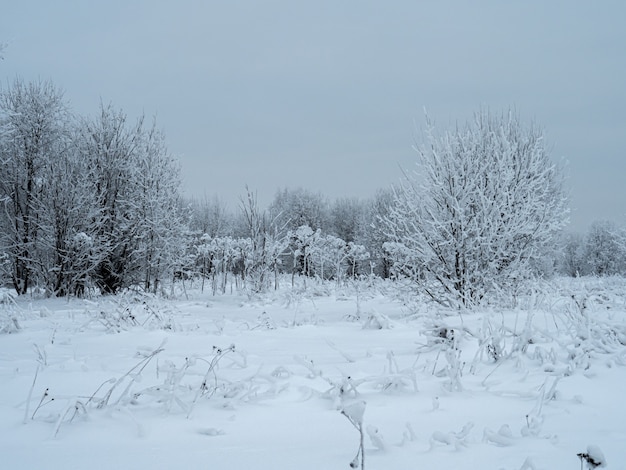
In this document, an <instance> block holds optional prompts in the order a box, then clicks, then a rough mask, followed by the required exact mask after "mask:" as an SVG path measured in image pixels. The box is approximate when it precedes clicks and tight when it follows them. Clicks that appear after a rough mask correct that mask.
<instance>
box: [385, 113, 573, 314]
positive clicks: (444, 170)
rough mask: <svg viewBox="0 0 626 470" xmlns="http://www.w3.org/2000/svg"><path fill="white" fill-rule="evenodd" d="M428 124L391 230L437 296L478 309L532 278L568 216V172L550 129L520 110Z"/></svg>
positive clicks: (399, 191) (389, 219)
mask: <svg viewBox="0 0 626 470" xmlns="http://www.w3.org/2000/svg"><path fill="white" fill-rule="evenodd" d="M428 125H429V128H428V131H427V142H426V143H425V144H424V145H423V146H421V147H420V148H419V149H418V163H417V164H418V167H417V170H416V172H415V173H413V174H407V175H406V179H405V181H404V183H403V184H402V185H401V186H400V187H399V188H397V192H396V198H395V205H394V206H393V207H392V209H391V212H390V214H389V216H388V217H387V218H386V227H387V234H388V236H389V237H390V240H392V241H393V242H395V243H397V244H399V246H401V247H402V249H398V250H396V253H402V250H404V251H405V256H406V257H407V259H409V260H410V262H411V263H412V264H416V265H417V266H415V268H417V270H418V272H419V275H417V276H415V281H416V282H419V283H420V284H421V285H422V286H423V288H424V289H425V291H426V292H427V293H428V294H429V295H430V296H431V297H432V298H433V299H434V300H436V301H438V302H441V303H444V304H449V305H457V306H458V305H462V306H472V305H475V304H478V303H479V302H481V300H483V298H484V297H485V296H486V295H488V294H490V293H493V292H494V291H499V290H503V289H509V288H511V287H515V286H516V285H517V284H518V283H520V282H521V281H523V280H525V279H526V278H528V277H529V276H531V275H532V264H533V262H534V261H536V260H537V259H538V258H539V257H541V256H542V253H544V252H545V249H546V248H547V247H548V246H550V245H551V244H552V243H554V242H555V240H554V237H555V234H557V233H558V232H559V231H560V230H561V228H562V227H563V226H564V224H565V223H566V220H567V213H568V209H567V201H566V197H565V195H564V192H563V189H562V178H561V175H560V172H559V169H558V167H557V166H556V165H555V164H554V163H553V162H551V160H550V157H549V154H548V151H547V150H546V146H545V142H544V138H543V133H542V131H541V130H540V129H538V128H537V127H535V126H530V127H527V128H525V127H523V126H522V125H521V123H520V122H519V120H518V118H517V116H515V115H514V113H512V112H508V113H507V114H504V115H502V116H495V115H492V114H490V113H489V112H487V111H482V112H479V113H477V114H476V115H475V116H474V119H473V121H472V122H470V123H468V124H467V125H466V126H464V127H457V128H456V129H454V130H451V131H448V132H445V133H443V134H436V133H435V130H434V128H433V127H432V125H431V124H430V122H428ZM396 248H398V246H396Z"/></svg>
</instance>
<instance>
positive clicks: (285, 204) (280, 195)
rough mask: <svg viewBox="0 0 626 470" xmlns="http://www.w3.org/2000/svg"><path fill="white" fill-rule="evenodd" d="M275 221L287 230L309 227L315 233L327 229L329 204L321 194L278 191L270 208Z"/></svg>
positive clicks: (301, 191) (292, 190) (300, 189)
mask: <svg viewBox="0 0 626 470" xmlns="http://www.w3.org/2000/svg"><path fill="white" fill-rule="evenodd" d="M269 212H270V215H271V217H272V219H273V220H275V221H276V224H277V225H278V226H280V227H284V229H285V230H291V231H295V230H297V229H298V227H302V226H303V225H308V226H309V227H310V228H311V229H312V230H313V231H315V230H317V229H322V230H324V229H325V228H326V221H327V213H328V204H327V202H326V200H325V199H324V197H323V196H322V195H321V194H320V193H313V192H310V191H307V190H304V189H302V188H298V189H287V188H285V189H283V190H282V191H278V192H277V193H276V196H275V197H274V201H273V202H272V204H271V205H270V207H269Z"/></svg>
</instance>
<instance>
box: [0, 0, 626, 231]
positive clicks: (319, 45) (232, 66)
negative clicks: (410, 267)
mask: <svg viewBox="0 0 626 470" xmlns="http://www.w3.org/2000/svg"><path fill="white" fill-rule="evenodd" d="M625 20H626V2H624V1H623V0H616V1H602V2H588V1H572V0H569V1H523V2H522V1H519V2H508V1H507V2H504V1H495V0H494V1H474V2H469V1H454V2H453V1H417V0H405V1H395V2H393V1H392V2H381V1H341V0H334V1H326V0H321V1H320V0H317V1H315V2H300V1H296V0H292V1H286V0H280V1H271V0H265V1H235V0H233V1H176V2H172V1H160V0H159V1H154V0H140V1H120V0H115V1H106V2H105V1H101V2H95V1H94V2H92V1H85V0H72V1H67V0H62V1H58V2H56V1H55V2H52V1H49V0H39V1H33V0H21V1H19V2H18V1H15V2H6V3H5V5H3V6H2V7H1V9H0V42H5V43H8V47H7V49H6V50H5V52H4V56H5V59H4V60H3V61H2V62H0V77H2V78H3V80H2V82H3V86H6V84H7V82H8V81H10V80H12V79H13V78H14V77H15V76H20V77H22V78H24V79H26V80H31V79H37V78H42V79H50V80H52V81H53V82H54V83H55V84H56V85H57V86H59V87H61V88H62V89H64V90H65V95H66V98H67V99H68V100H69V101H70V103H71V105H72V108H73V109H74V110H75V111H77V112H79V113H82V114H94V113H95V112H96V111H97V109H98V106H99V103H100V100H101V99H102V101H103V102H105V103H109V102H111V103H113V104H114V106H116V107H118V108H122V109H123V110H124V111H125V112H126V113H127V114H128V115H129V116H137V115H138V114H141V113H142V112H144V113H145V114H146V115H148V116H152V115H157V120H158V124H159V126H160V127H162V128H163V129H164V130H165V132H166V135H167V141H168V145H169V148H170V151H171V152H172V153H173V154H175V155H177V156H179V157H180V160H181V164H182V169H183V177H184V179H185V188H186V192H187V193H188V194H190V195H199V196H201V195H202V194H203V193H206V194H207V195H209V196H212V195H213V194H218V195H219V196H220V197H221V198H222V199H223V200H224V201H226V202H227V203H229V205H230V206H231V207H232V208H234V207H235V206H236V204H237V200H238V196H239V195H240V194H242V193H243V191H244V185H245V184H248V185H249V186H250V187H251V188H252V189H255V190H258V194H259V198H260V201H261V202H262V203H268V202H269V201H271V199H272V198H273V196H274V193H275V191H276V190H277V189H278V188H279V187H293V188H295V187H300V186H301V187H305V188H307V189H311V190H314V191H320V192H322V193H324V194H326V195H327V196H329V197H331V198H334V197H338V196H358V197H367V196H370V195H373V194H374V193H375V191H376V189H377V188H380V187H385V186H388V185H389V184H391V183H394V182H396V181H398V180H399V178H400V175H401V172H400V170H399V166H401V167H405V168H407V167H408V168H410V167H411V165H412V162H413V161H414V159H415V154H414V152H413V150H412V146H413V145H414V141H415V139H416V136H418V133H417V132H416V127H419V126H421V125H422V124H423V109H424V108H426V109H427V110H428V112H429V114H430V115H431V117H433V118H434V119H435V121H436V123H437V124H438V126H440V127H446V126H448V125H450V124H451V123H452V124H453V123H454V122H455V121H459V122H463V121H465V120H466V119H468V118H469V117H470V116H471V114H472V113H473V112H474V111H476V110H478V109H479V108H480V107H481V106H482V107H489V108H490V109H492V110H497V111H500V110H502V109H506V108H508V107H514V108H516V109H517V111H518V112H519V114H520V116H521V117H522V120H524V121H527V122H528V121H530V120H532V119H534V120H535V121H537V122H538V123H539V124H540V125H542V126H543V127H544V128H545V130H546V134H547V138H548V142H549V144H550V145H551V147H552V149H553V156H554V158H555V160H556V159H559V158H561V157H563V158H565V159H566V160H568V161H569V174H570V179H569V185H570V187H571V195H572V209H573V213H572V217H571V219H572V228H573V229H584V228H586V226H587V224H588V223H589V222H590V221H592V220H595V219H601V218H609V219H613V220H615V221H617V222H619V223H622V224H623V223H624V222H625V221H626V184H625V182H624V178H625V176H626V27H624V21H625Z"/></svg>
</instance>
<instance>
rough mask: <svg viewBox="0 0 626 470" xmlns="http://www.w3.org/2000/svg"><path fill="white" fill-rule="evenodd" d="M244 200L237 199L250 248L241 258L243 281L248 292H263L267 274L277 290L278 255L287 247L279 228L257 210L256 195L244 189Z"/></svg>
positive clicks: (272, 219) (267, 282) (267, 277)
mask: <svg viewBox="0 0 626 470" xmlns="http://www.w3.org/2000/svg"><path fill="white" fill-rule="evenodd" d="M246 193H247V194H246V198H245V199H243V198H242V200H241V211H242V214H243V216H244V220H245V223H246V230H247V235H248V239H249V240H250V246H249V248H248V251H247V253H246V256H245V270H244V273H245V278H246V282H247V283H248V287H249V289H250V291H251V292H252V293H259V292H262V291H264V290H266V289H267V287H268V285H269V279H270V275H271V274H272V273H273V274H274V288H275V289H277V288H278V273H279V269H280V266H281V260H282V256H283V255H284V252H285V249H286V248H287V245H288V242H289V241H288V238H287V237H286V235H285V230H284V227H283V226H278V225H277V222H276V219H275V218H270V217H269V216H268V215H267V213H266V212H265V211H263V210H261V209H260V208H259V205H258V200H257V197H256V194H255V193H253V192H252V191H250V189H248V188H246Z"/></svg>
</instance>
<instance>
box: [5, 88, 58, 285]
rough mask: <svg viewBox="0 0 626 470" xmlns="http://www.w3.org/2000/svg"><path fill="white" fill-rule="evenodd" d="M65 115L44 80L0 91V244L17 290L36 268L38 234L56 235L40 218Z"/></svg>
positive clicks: (38, 265)
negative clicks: (48, 229)
mask: <svg viewBox="0 0 626 470" xmlns="http://www.w3.org/2000/svg"><path fill="white" fill-rule="evenodd" d="M68 118H69V112H68V108H67V105H66V103H65V102H64V100H63V93H62V92H61V91H60V90H59V89H57V88H56V87H55V86H54V85H52V83H50V82H42V81H39V82H30V83H25V82H24V81H23V80H22V79H19V78H18V79H16V80H15V81H14V82H13V84H12V85H11V86H10V87H9V88H7V89H6V90H3V91H2V92H0V128H2V131H3V132H2V135H1V136H0V201H2V205H3V207H2V209H3V210H2V212H1V214H0V223H1V227H2V230H1V234H2V240H1V244H2V246H3V248H4V250H5V252H6V253H7V255H8V257H9V260H10V263H9V264H10V266H11V273H10V278H11V281H12V283H13V287H14V288H15V290H16V292H17V293H18V294H25V293H26V292H27V290H28V288H29V287H30V286H31V284H32V282H33V281H34V278H35V277H36V276H37V273H41V272H42V269H41V268H42V264H41V263H40V261H41V253H42V252H41V250H42V246H41V242H42V240H43V239H44V235H48V236H49V237H52V238H54V237H55V236H56V235H55V234H50V233H48V234H46V233H45V231H44V230H43V227H42V220H41V217H42V215H43V207H44V206H45V205H46V204H47V202H48V201H47V198H48V197H49V196H50V194H46V190H47V189H49V188H50V186H51V184H50V179H51V178H53V175H51V174H50V170H51V168H53V167H55V165H56V160H57V159H58V158H59V156H60V155H62V154H63V152H64V151H65V150H66V149H65V147H66V145H67V139H66V138H65V135H66V133H67V123H68ZM57 228H58V227H57Z"/></svg>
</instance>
